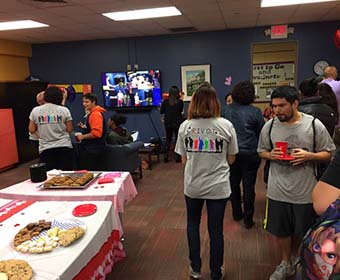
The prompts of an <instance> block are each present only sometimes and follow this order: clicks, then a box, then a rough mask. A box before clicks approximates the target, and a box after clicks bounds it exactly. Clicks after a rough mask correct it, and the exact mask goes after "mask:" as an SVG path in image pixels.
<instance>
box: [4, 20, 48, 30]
mask: <svg viewBox="0 0 340 280" xmlns="http://www.w3.org/2000/svg"><path fill="white" fill-rule="evenodd" d="M47 26H49V25H47V24H44V23H40V22H37V21H33V20H18V21H6V22H0V31H3V30H15V29H26V28H37V27H47Z"/></svg>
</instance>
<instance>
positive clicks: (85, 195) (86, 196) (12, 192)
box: [0, 171, 137, 213]
mask: <svg viewBox="0 0 340 280" xmlns="http://www.w3.org/2000/svg"><path fill="white" fill-rule="evenodd" d="M51 173H53V171H51ZM111 173H112V172H111ZM107 174H110V172H102V176H105V175H107ZM102 176H101V177H102ZM49 177H51V176H49ZM114 180H115V182H114V183H106V184H98V180H96V181H95V182H94V183H93V184H91V185H90V186H89V187H88V188H86V189H74V190H72V189H59V190H44V189H42V188H39V187H38V186H40V185H41V183H32V182H31V180H26V181H24V182H21V183H19V184H15V185H13V186H10V187H7V188H5V189H2V190H0V198H6V199H22V200H34V201H50V200H53V201H56V200H59V201H82V200H91V201H100V200H106V201H107V200H109V201H112V203H113V206H114V209H115V210H116V211H118V212H120V213H123V212H124V204H125V203H127V202H129V201H131V200H132V199H133V198H134V197H135V196H136V195H137V190H136V187H135V184H134V182H133V180H132V177H131V175H130V173H129V172H121V176H120V177H118V178H114Z"/></svg>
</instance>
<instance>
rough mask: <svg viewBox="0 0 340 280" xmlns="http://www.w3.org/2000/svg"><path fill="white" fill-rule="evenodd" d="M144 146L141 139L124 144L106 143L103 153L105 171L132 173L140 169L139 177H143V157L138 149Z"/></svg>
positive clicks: (103, 168)
mask: <svg viewBox="0 0 340 280" xmlns="http://www.w3.org/2000/svg"><path fill="white" fill-rule="evenodd" d="M142 147H144V143H143V142H141V141H135V142H131V143H128V144H124V145H110V144H106V146H105V149H104V154H103V161H102V169H101V170H103V171H128V172H130V173H133V172H135V171H136V170H137V169H138V170H139V178H142V177H143V173H142V167H141V159H140V157H139V156H138V150H139V149H140V148H142Z"/></svg>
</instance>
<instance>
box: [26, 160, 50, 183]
mask: <svg viewBox="0 0 340 280" xmlns="http://www.w3.org/2000/svg"><path fill="white" fill-rule="evenodd" d="M30 175H31V181H32V182H34V183H37V182H43V181H45V180H46V179H47V172H46V164H45V163H37V164H33V165H31V166H30Z"/></svg>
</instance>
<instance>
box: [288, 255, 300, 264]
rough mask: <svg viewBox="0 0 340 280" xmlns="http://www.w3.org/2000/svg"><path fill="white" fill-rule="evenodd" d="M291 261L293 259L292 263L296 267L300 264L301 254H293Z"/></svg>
mask: <svg viewBox="0 0 340 280" xmlns="http://www.w3.org/2000/svg"><path fill="white" fill-rule="evenodd" d="M290 261H291V263H292V265H293V266H294V267H296V266H297V265H298V264H299V262H300V257H299V256H292V257H291V258H290Z"/></svg>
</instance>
